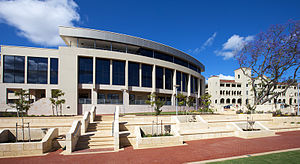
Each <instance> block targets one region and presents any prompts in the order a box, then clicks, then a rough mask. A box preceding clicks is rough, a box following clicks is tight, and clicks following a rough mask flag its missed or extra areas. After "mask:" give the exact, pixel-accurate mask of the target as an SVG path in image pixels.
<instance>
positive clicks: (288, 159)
mask: <svg viewBox="0 0 300 164" xmlns="http://www.w3.org/2000/svg"><path fill="white" fill-rule="evenodd" d="M213 163H216V164H219V163H220V164H227V163H247V164H248V163H255V164H257V163H272V164H273V163H288V164H290V163H300V150H296V151H289V152H282V153H274V154H268V155H261V156H253V157H247V158H240V159H234V160H227V161H221V162H212V163H211V164H213Z"/></svg>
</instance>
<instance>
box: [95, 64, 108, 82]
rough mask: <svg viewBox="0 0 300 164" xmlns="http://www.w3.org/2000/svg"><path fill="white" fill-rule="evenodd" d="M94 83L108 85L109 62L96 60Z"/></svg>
mask: <svg viewBox="0 0 300 164" xmlns="http://www.w3.org/2000/svg"><path fill="white" fill-rule="evenodd" d="M96 83H97V84H110V60H108V59H97V60H96Z"/></svg>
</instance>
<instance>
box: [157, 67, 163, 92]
mask: <svg viewBox="0 0 300 164" xmlns="http://www.w3.org/2000/svg"><path fill="white" fill-rule="evenodd" d="M155 77H156V79H155V80H156V88H161V89H163V77H164V69H163V68H162V67H158V66H156V69H155Z"/></svg>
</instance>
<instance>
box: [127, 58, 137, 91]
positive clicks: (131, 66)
mask: <svg viewBox="0 0 300 164" xmlns="http://www.w3.org/2000/svg"><path fill="white" fill-rule="evenodd" d="M128 85H129V86H139V85H140V64H139V63H134V62H128Z"/></svg>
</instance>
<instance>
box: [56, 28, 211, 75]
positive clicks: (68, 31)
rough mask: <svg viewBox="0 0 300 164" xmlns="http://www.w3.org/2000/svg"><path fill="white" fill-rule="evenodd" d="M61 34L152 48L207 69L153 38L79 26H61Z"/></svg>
mask: <svg viewBox="0 0 300 164" xmlns="http://www.w3.org/2000/svg"><path fill="white" fill-rule="evenodd" d="M59 34H60V36H61V37H62V38H63V39H64V37H75V38H89V39H99V40H106V41H112V42H119V43H124V44H129V45H135V46H140V47H144V48H148V49H152V50H157V51H160V52H164V53H167V54H170V55H173V56H176V57H179V58H181V59H184V60H187V61H189V62H191V63H193V64H194V65H196V66H198V67H200V68H201V72H204V71H205V67H204V65H203V64H202V63H201V62H199V61H198V60H197V59H195V58H193V57H192V56H190V55H188V54H186V53H184V52H182V51H180V50H177V49H175V48H173V47H170V46H167V45H164V44H161V43H157V42H154V41H151V40H147V39H142V38H138V37H134V36H130V35H125V34H119V33H114V32H109V31H102V30H93V29H88V28H78V27H63V26H60V27H59Z"/></svg>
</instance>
